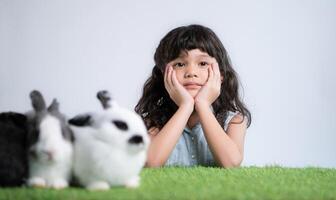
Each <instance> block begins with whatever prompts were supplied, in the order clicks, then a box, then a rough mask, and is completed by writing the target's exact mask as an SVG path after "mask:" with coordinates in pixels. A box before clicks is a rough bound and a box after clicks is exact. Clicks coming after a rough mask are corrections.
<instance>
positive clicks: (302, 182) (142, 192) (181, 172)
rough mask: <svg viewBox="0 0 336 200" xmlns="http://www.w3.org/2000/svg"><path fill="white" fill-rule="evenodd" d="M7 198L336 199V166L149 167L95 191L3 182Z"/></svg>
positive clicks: (2, 192) (0, 195) (3, 196)
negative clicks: (132, 184)
mask: <svg viewBox="0 0 336 200" xmlns="http://www.w3.org/2000/svg"><path fill="white" fill-rule="evenodd" d="M2 199H15V200H17V199H18V200H20V199H24V200H28V199H34V200H39V199H61V200H65V199H71V200H77V199H78V200H79V199H81V200H82V199H83V200H86V199H104V200H105V199H155V200H159V199H171V200H175V199H211V200H217V199H286V200H288V199H314V200H319V199H336V169H331V168H316V167H307V168H285V167H280V166H266V167H253V166H252V167H240V168H231V169H223V168H209V167H192V168H181V167H166V168H157V169H148V168H145V169H144V170H143V171H142V172H141V185H140V187H139V188H137V189H127V188H124V187H114V188H111V189H110V190H108V191H103V192H101V191H100V192H99V191H95V192H92V191H87V190H85V189H82V188H67V189H64V190H52V189H32V188H25V187H22V188H0V200H2Z"/></svg>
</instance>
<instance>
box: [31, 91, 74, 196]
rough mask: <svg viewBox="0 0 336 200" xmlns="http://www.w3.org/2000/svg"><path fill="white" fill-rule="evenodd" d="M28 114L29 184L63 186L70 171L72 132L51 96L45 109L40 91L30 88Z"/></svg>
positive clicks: (66, 183) (50, 186) (69, 175)
mask: <svg viewBox="0 0 336 200" xmlns="http://www.w3.org/2000/svg"><path fill="white" fill-rule="evenodd" d="M30 98H31V102H32V106H33V108H34V110H33V111H31V112H29V113H27V117H28V141H27V142H28V152H29V153H28V161H29V179H28V181H27V184H28V186H32V187H48V188H54V189H62V188H65V187H67V186H68V185H69V181H70V178H71V171H72V159H73V146H72V142H73V140H74V137H73V133H72V131H71V129H70V127H69V125H68V123H67V120H66V118H65V116H64V115H63V114H62V113H60V111H59V103H58V102H57V100H56V99H54V100H53V101H52V103H51V105H50V106H49V107H48V108H47V107H46V104H45V101H44V98H43V96H42V94H41V93H40V92H39V91H36V90H34V91H32V92H31V93H30Z"/></svg>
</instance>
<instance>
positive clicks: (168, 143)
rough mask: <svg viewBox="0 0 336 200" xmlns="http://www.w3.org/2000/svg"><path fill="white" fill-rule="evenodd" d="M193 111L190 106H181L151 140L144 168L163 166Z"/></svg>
mask: <svg viewBox="0 0 336 200" xmlns="http://www.w3.org/2000/svg"><path fill="white" fill-rule="evenodd" d="M193 109H194V107H193V105H192V104H190V105H188V104H186V105H181V106H180V107H179V108H178V110H177V111H176V113H175V114H174V115H173V116H172V117H171V118H170V120H169V121H168V122H167V123H166V124H165V126H164V127H163V128H162V129H161V130H160V131H159V133H158V134H156V135H155V136H154V137H153V138H152V140H151V143H150V145H149V149H148V154H147V163H146V166H148V167H160V166H162V165H164V164H165V162H166V161H167V159H168V157H169V155H170V153H171V152H172V150H173V148H174V147H175V145H176V143H177V141H178V139H179V138H180V136H181V134H182V132H183V129H184V127H185V125H186V124H187V122H188V119H189V117H190V115H191V113H192V112H193Z"/></svg>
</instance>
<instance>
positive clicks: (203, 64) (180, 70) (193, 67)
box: [168, 49, 216, 97]
mask: <svg viewBox="0 0 336 200" xmlns="http://www.w3.org/2000/svg"><path fill="white" fill-rule="evenodd" d="M215 61H216V60H215V58H213V57H211V56H209V55H208V54H207V53H205V52H202V51H200V50H199V49H193V50H190V51H188V53H185V52H183V53H181V55H180V56H179V57H178V58H176V59H175V60H172V61H171V62H169V63H168V65H171V66H173V68H174V70H175V71H176V78H177V80H178V81H179V83H180V84H181V85H182V86H183V87H184V88H185V89H186V90H187V91H188V92H189V94H190V95H191V96H192V97H196V95H197V94H198V92H199V90H200V89H201V88H202V86H203V85H204V84H205V83H206V82H207V80H208V68H209V67H210V66H211V64H212V63H213V62H215Z"/></svg>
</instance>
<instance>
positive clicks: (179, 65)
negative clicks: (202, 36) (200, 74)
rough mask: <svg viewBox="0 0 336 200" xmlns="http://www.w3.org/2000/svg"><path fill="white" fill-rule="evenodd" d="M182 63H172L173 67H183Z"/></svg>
mask: <svg viewBox="0 0 336 200" xmlns="http://www.w3.org/2000/svg"><path fill="white" fill-rule="evenodd" d="M183 66H184V63H181V62H178V63H175V64H174V67H183Z"/></svg>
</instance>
